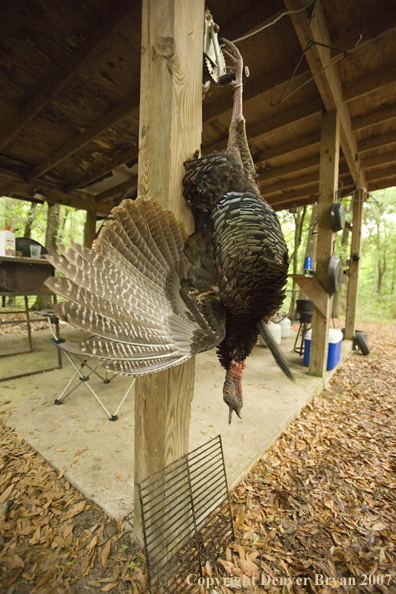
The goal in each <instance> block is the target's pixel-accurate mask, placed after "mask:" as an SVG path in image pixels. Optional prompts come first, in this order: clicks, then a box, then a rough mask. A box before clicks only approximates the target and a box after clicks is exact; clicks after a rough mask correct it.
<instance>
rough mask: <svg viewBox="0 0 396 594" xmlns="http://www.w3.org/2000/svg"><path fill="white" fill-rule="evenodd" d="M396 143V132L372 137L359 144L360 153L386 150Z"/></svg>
mask: <svg viewBox="0 0 396 594" xmlns="http://www.w3.org/2000/svg"><path fill="white" fill-rule="evenodd" d="M395 143H396V130H391V132H387V133H386V134H382V135H379V136H371V137H370V138H365V139H364V140H361V141H360V142H359V152H361V153H365V152H367V151H371V150H373V149H376V148H384V147H385V146H388V145H391V144H395Z"/></svg>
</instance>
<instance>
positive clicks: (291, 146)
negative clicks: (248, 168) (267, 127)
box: [253, 130, 320, 166]
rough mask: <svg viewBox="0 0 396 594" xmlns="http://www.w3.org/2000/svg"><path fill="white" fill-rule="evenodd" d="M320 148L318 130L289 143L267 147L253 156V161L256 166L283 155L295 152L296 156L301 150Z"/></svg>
mask: <svg viewBox="0 0 396 594" xmlns="http://www.w3.org/2000/svg"><path fill="white" fill-rule="evenodd" d="M319 146H320V130H318V131H317V132H314V133H313V134H307V135H306V136H297V137H296V138H294V140H292V141H290V142H284V143H283V144H278V145H276V146H271V147H268V148H267V149H264V150H262V151H259V152H257V153H254V154H253V160H254V162H255V164H256V165H259V166H260V164H261V163H263V164H265V162H266V161H269V160H270V159H275V158H276V157H280V156H283V155H288V154H291V153H294V152H296V153H297V154H298V153H299V152H300V151H301V150H302V149H307V148H310V149H312V150H314V149H319Z"/></svg>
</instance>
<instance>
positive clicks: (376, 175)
mask: <svg viewBox="0 0 396 594" xmlns="http://www.w3.org/2000/svg"><path fill="white" fill-rule="evenodd" d="M395 175H396V169H395V166H394V164H392V165H388V166H385V167H381V168H378V169H373V170H372V171H368V172H367V173H366V180H367V182H368V183H369V182H375V181H378V180H385V179H388V178H394V177H395Z"/></svg>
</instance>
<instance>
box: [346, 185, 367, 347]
mask: <svg viewBox="0 0 396 594" xmlns="http://www.w3.org/2000/svg"><path fill="white" fill-rule="evenodd" d="M365 199H366V192H365V190H364V189H362V188H361V189H359V190H358V191H357V192H356V194H355V195H354V196H353V203H352V240H351V255H350V264H349V277H348V294H347V307H346V319H345V338H348V339H350V340H352V339H353V337H354V334H355V329H356V310H357V304H358V291H359V270H360V258H361V254H362V238H363V236H362V226H363V212H364V202H365Z"/></svg>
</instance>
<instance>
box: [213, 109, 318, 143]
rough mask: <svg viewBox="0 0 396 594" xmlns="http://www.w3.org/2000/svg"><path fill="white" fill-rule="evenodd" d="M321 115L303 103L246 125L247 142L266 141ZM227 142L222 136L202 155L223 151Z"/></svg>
mask: <svg viewBox="0 0 396 594" xmlns="http://www.w3.org/2000/svg"><path fill="white" fill-rule="evenodd" d="M320 114H321V111H320V109H318V107H317V105H315V104H312V103H309V102H305V103H303V104H302V105H299V106H297V107H295V108H294V109H289V110H287V111H284V112H281V113H277V115H276V117H271V118H266V119H264V120H262V121H260V122H257V123H255V124H253V125H251V124H247V134H248V138H249V142H251V143H253V142H256V141H257V140H259V139H260V140H263V138H265V139H268V138H271V136H274V135H275V134H279V133H282V132H284V131H287V130H288V128H290V126H291V125H292V124H293V125H294V124H303V123H304V121H306V120H309V119H311V118H312V117H315V116H319V115H320ZM227 141H228V132H227V136H224V137H223V138H221V139H220V140H217V141H216V142H214V143H212V144H210V145H205V146H204V147H203V149H202V152H203V153H204V154H209V153H213V152H214V151H221V150H225V148H226V146H227Z"/></svg>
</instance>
